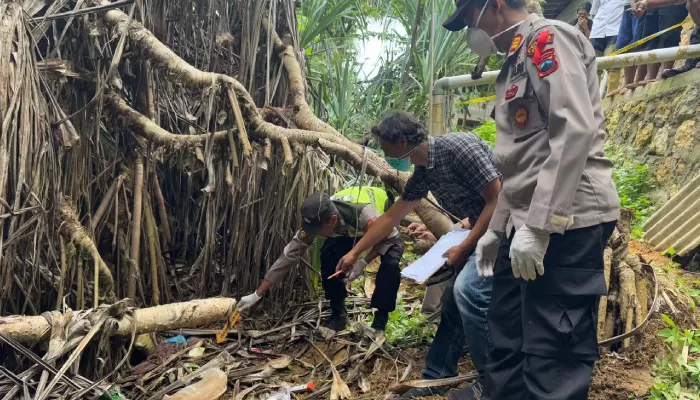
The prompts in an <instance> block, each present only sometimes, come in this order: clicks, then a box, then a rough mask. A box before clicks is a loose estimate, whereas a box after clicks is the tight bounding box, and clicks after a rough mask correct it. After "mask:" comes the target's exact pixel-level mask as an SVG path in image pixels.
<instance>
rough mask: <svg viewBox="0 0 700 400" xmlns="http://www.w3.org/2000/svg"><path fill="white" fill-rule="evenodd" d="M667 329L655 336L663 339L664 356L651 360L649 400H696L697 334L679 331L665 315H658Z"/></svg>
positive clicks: (699, 381) (699, 378) (699, 376)
mask: <svg viewBox="0 0 700 400" xmlns="http://www.w3.org/2000/svg"><path fill="white" fill-rule="evenodd" d="M661 318H663V320H664V321H665V322H666V324H667V325H668V328H665V329H662V330H661V331H660V332H659V334H658V335H659V336H661V337H663V338H665V339H666V353H665V354H664V355H663V356H662V357H661V358H657V359H656V360H654V364H653V366H652V371H653V372H654V375H655V376H656V379H655V382H654V385H653V386H652V387H651V396H650V397H649V398H650V399H652V400H678V399H681V400H698V399H700V395H698V393H700V330H689V329H685V330H681V328H680V327H679V326H678V325H677V324H676V323H675V322H674V321H673V320H672V319H671V318H669V317H668V316H667V315H665V314H661Z"/></svg>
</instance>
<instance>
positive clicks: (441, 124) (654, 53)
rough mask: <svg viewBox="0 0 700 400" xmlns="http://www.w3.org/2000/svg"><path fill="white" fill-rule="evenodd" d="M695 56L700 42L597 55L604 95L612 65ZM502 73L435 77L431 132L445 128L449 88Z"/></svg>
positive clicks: (492, 79)
mask: <svg viewBox="0 0 700 400" xmlns="http://www.w3.org/2000/svg"><path fill="white" fill-rule="evenodd" d="M696 57H700V44H694V45H691V46H681V47H671V48H667V49H658V50H651V51H643V52H638V53H628V54H620V55H617V56H608V57H598V59H597V60H598V69H599V70H603V71H604V73H603V76H602V78H601V82H600V87H601V97H603V96H604V95H605V87H606V86H607V73H608V70H609V69H617V68H625V67H632V66H635V65H647V64H656V63H660V62H665V61H675V60H684V59H688V58H696ZM499 73H500V71H489V72H485V73H484V74H483V75H482V77H481V78H479V79H472V77H471V75H458V76H446V77H444V78H440V79H438V80H437V81H435V84H434V85H433V91H432V99H433V101H432V109H431V110H430V113H431V118H430V121H431V123H430V134H431V135H441V134H443V133H444V131H445V100H446V96H447V93H448V91H449V90H451V89H456V88H461V87H471V86H480V85H491V84H493V83H496V77H497V76H498V74H499Z"/></svg>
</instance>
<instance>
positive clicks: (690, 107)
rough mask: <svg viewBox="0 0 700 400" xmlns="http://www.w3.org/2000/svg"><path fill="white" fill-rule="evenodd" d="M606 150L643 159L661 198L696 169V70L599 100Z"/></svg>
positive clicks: (699, 168) (699, 159)
mask: <svg viewBox="0 0 700 400" xmlns="http://www.w3.org/2000/svg"><path fill="white" fill-rule="evenodd" d="M603 111H604V112H605V123H606V129H607V133H608V137H607V145H608V151H613V152H615V154H616V155H618V156H620V155H621V156H622V157H621V158H623V159H625V160H626V161H625V162H634V163H638V164H644V165H646V166H647V167H648V171H649V176H650V177H651V178H652V179H654V180H655V183H656V187H657V188H658V190H657V191H656V193H655V197H656V198H657V200H659V201H665V200H667V199H668V198H669V197H671V196H673V195H674V194H675V193H676V192H677V191H678V190H679V189H680V188H681V187H683V185H685V184H686V183H688V182H689V181H690V180H691V179H692V178H693V177H694V176H696V175H697V174H699V173H700V70H694V71H691V72H688V73H686V74H682V75H680V76H678V77H676V78H673V79H669V80H665V81H662V82H658V83H654V84H651V85H648V86H647V87H644V88H640V89H637V90H636V91H635V92H634V93H632V94H631V95H630V94H628V95H626V96H624V97H623V96H616V97H615V98H613V99H612V100H611V99H605V100H604V101H603Z"/></svg>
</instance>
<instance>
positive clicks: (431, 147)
mask: <svg viewBox="0 0 700 400" xmlns="http://www.w3.org/2000/svg"><path fill="white" fill-rule="evenodd" d="M434 166H435V137H433V136H428V165H427V168H428V169H432V168H433V167H434Z"/></svg>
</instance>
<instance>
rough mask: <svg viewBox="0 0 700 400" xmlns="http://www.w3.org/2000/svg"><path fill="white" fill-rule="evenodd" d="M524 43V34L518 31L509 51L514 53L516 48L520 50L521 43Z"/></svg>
mask: <svg viewBox="0 0 700 400" xmlns="http://www.w3.org/2000/svg"><path fill="white" fill-rule="evenodd" d="M522 43H523V35H521V34H520V33H518V34H517V35H515V37H514V38H513V41H512V42H511V44H510V50H509V53H513V52H515V51H516V50H518V48H520V45H521V44H522Z"/></svg>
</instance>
